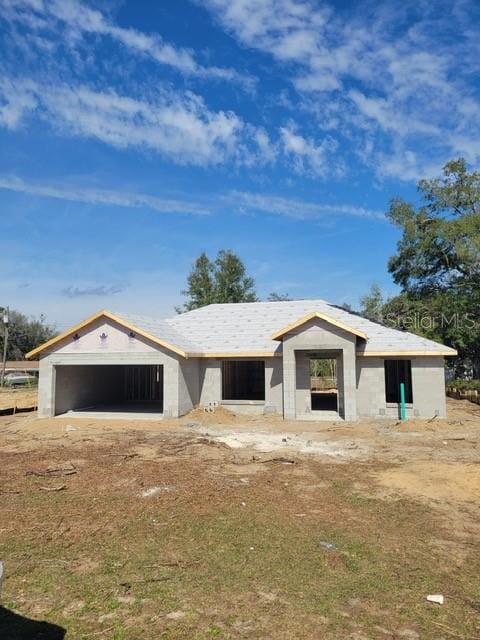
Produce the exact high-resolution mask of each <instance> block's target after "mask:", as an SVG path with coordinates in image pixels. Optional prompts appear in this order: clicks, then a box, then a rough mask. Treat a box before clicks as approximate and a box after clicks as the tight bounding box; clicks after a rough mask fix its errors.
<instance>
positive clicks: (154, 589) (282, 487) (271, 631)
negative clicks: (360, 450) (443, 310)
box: [0, 432, 480, 640]
mask: <svg viewBox="0 0 480 640" xmlns="http://www.w3.org/2000/svg"><path fill="white" fill-rule="evenodd" d="M19 437H21V436H19ZM112 437H113V436H112ZM148 444H149V446H150V447H151V448H152V447H153V449H154V450H155V451H156V454H155V455H154V456H149V458H148V459H145V458H142V457H141V456H135V457H134V456H132V457H127V458H124V457H122V456H121V455H119V454H121V453H125V454H131V453H132V452H134V451H135V450H136V448H138V446H145V436H143V435H142V433H141V432H137V433H135V434H131V435H125V434H120V435H119V436H118V440H117V441H116V442H113V443H112V442H111V441H109V442H108V444H107V443H106V444H105V445H100V446H99V445H98V442H95V443H93V444H92V443H89V442H88V441H87V442H83V443H76V444H75V445H72V444H70V443H69V442H68V440H65V438H60V439H59V440H57V441H53V440H52V441H51V442H50V443H49V445H48V448H47V447H44V448H42V449H41V450H37V451H35V454H32V453H30V452H21V453H8V454H7V453H3V454H0V483H1V484H0V487H1V488H2V489H3V490H4V491H19V493H18V494H13V493H4V494H3V495H2V496H1V501H0V523H1V525H0V526H1V528H0V558H2V559H3V560H4V562H5V565H6V580H5V584H4V590H3V594H2V597H3V605H4V606H5V607H6V608H7V609H10V610H14V611H16V612H17V613H21V614H22V615H24V616H26V617H29V618H34V619H45V620H48V621H49V622H51V623H54V624H56V625H59V626H61V627H63V628H65V629H66V630H67V638H72V639H73V638H75V639H77V638H78V639H87V638H88V639H90V638H92V637H100V638H101V637H105V638H114V639H117V640H127V639H128V640H132V639H143V638H145V639H147V638H148V639H150V638H162V639H172V640H173V639H180V638H182V639H184V638H192V639H198V640H203V639H209V638H221V639H224V640H227V639H236V638H275V639H279V638H280V639H281V638H285V639H287V638H289V639H290V638H305V639H309V638H312V639H313V638H320V637H321V638H323V639H326V640H328V639H332V640H333V639H339V638H352V640H354V639H356V640H360V639H362V638H373V639H377V638H378V639H388V638H392V639H393V638H410V639H411V640H413V639H415V638H422V640H423V639H432V640H439V639H440V638H452V637H459V638H465V639H467V638H478V637H479V635H480V627H479V617H480V616H479V612H478V610H476V608H475V607H476V606H477V604H478V602H479V601H480V585H479V579H478V576H479V575H480V554H479V553H478V547H477V546H476V542H475V540H474V539H472V537H471V533H469V532H468V531H466V530H465V531H463V533H462V534H456V535H457V537H456V538H455V539H454V540H453V542H452V534H451V532H449V531H448V528H447V526H446V524H445V522H444V521H443V520H442V519H441V516H440V515H439V513H438V512H437V511H434V510H432V508H430V507H429V506H426V505H425V504H420V503H417V502H415V501H413V500H407V499H400V498H399V499H396V500H391V499H389V500H386V499H380V498H376V497H372V496H373V495H374V491H373V484H374V481H373V480H369V477H370V475H371V474H372V472H373V471H375V470H376V469H377V468H378V465H377V466H375V467H374V466H372V465H369V464H365V463H364V464H360V463H353V462H352V463H349V464H347V465H334V464H324V463H322V462H320V461H315V460H313V459H308V458H304V459H302V460H300V461H299V463H298V464H295V465H281V464H262V465H259V466H261V471H259V472H258V473H253V472H252V463H251V460H250V461H249V464H248V465H247V466H246V467H245V469H248V472H247V473H246V474H245V475H244V476H242V473H241V471H242V461H241V460H240V461H238V464H237V466H238V471H239V473H233V472H232V471H231V466H232V465H231V454H230V452H229V451H228V450H225V449H222V448H219V447H214V446H213V445H208V444H206V443H203V444H199V445H197V446H189V447H187V448H184V449H182V439H181V438H179V437H174V436H172V435H167V434H163V435H157V436H155V438H154V437H152V436H150V438H149V443H148ZM172 451H175V452H176V455H175V456H173V455H172ZM202 454H203V455H202ZM213 454H215V455H213ZM65 462H71V463H73V464H74V465H75V469H76V470H77V471H78V472H77V473H76V474H72V475H69V476H65V477H60V478H59V477H55V478H50V477H41V476H35V475H25V473H26V472H28V471H32V470H34V471H42V470H45V469H46V468H47V467H48V466H49V465H54V466H55V465H56V466H59V465H60V464H61V463H65ZM227 462H228V463H229V464H228V465H227V464H226V463H227ZM359 482H362V483H363V485H364V486H365V487H366V489H367V491H361V492H360V491H359V489H358V488H356V487H358V486H359V485H358V483H359ZM61 484H65V485H67V488H66V489H65V490H61V491H58V492H54V491H53V492H46V491H44V490H43V489H41V487H45V486H50V487H54V486H59V485H61ZM153 486H157V487H162V488H163V490H162V491H159V492H158V493H156V494H155V495H153V496H151V497H148V498H142V497H141V492H142V490H143V489H145V488H148V487H153ZM368 489H372V491H368ZM445 540H448V541H449V544H448V546H445V545H444V543H443V542H444V541H445ZM322 541H323V542H329V543H333V544H334V545H335V548H333V549H330V550H329V549H325V548H324V547H323V546H322V545H321V542H322ZM452 544H453V545H454V546H453V547H452ZM457 552H458V553H457ZM428 593H444V594H445V595H446V604H445V605H444V606H443V607H439V606H435V605H431V604H428V603H427V602H426V599H425V598H426V595H427V594H428ZM6 633H7V635H6ZM0 637H1V638H2V640H3V639H4V638H5V640H6V639H7V637H8V632H4V633H0ZM11 637H12V638H13V637H15V638H16V640H18V636H11Z"/></svg>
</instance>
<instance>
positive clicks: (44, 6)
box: [0, 0, 256, 91]
mask: <svg viewBox="0 0 480 640" xmlns="http://www.w3.org/2000/svg"><path fill="white" fill-rule="evenodd" d="M0 7H2V8H3V11H2V13H3V17H4V18H6V19H8V20H9V21H10V22H15V23H21V24H23V25H25V26H27V27H28V28H29V29H31V30H32V31H33V32H42V33H45V31H47V33H48V32H50V33H51V32H54V33H55V35H56V37H57V38H59V37H61V36H62V35H63V36H64V40H65V42H67V43H68V45H69V46H70V47H72V48H73V47H75V46H76V45H78V43H79V42H80V41H81V39H82V38H83V36H85V35H88V34H91V35H96V36H99V37H107V38H110V39H112V40H113V41H115V42H116V43H118V44H120V45H121V46H123V47H125V48H126V49H127V50H128V51H129V52H131V53H134V54H136V55H140V56H143V57H145V58H149V59H151V60H154V61H155V62H158V63H159V64H162V65H166V66H169V67H171V68H173V69H176V70H177V71H179V72H180V73H182V74H185V75H188V76H198V77H204V78H213V79H215V78H217V79H220V80H226V81H229V82H236V83H239V84H241V85H243V86H244V87H245V88H247V89H248V90H250V91H251V90H253V89H254V87H255V83H256V80H255V79H254V78H253V77H252V76H249V75H246V74H242V73H240V72H238V71H237V70H235V69H231V68H224V67H218V66H204V65H202V64H200V63H199V62H198V61H197V60H196V57H195V54H194V52H193V51H192V50H190V49H186V48H182V47H177V46H175V45H173V44H171V43H169V42H166V41H165V40H164V39H163V38H162V37H161V36H160V35H159V34H156V33H145V32H143V31H140V30H138V29H133V28H125V27H121V26H119V25H118V24H116V23H115V22H114V21H113V20H111V19H109V17H108V16H106V15H105V14H104V13H102V12H101V11H99V10H98V9H92V8H91V7H89V6H88V5H87V4H85V3H82V2H80V1H79V0H1V2H0ZM61 25H66V26H67V27H68V30H67V32H66V33H64V34H60V33H58V27H59V26H61ZM42 42H48V40H47V39H46V38H45V37H44V38H43V39H42V41H41V43H42ZM41 43H40V44H41ZM37 44H38V41H37Z"/></svg>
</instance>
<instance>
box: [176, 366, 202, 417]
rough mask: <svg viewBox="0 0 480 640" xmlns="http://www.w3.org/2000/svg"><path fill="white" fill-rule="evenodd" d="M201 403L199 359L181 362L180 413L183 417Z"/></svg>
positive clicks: (179, 383) (179, 376) (179, 380)
mask: <svg viewBox="0 0 480 640" xmlns="http://www.w3.org/2000/svg"><path fill="white" fill-rule="evenodd" d="M199 403H200V363H199V359H198V358H192V359H188V360H180V361H179V367H178V412H179V415H181V416H183V415H185V414H186V413H188V412H189V411H191V410H192V409H194V408H195V407H197V406H198V405H199Z"/></svg>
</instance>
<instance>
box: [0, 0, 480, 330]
mask: <svg viewBox="0 0 480 640" xmlns="http://www.w3.org/2000/svg"><path fill="white" fill-rule="evenodd" d="M0 36H1V41H0V42H1V44H0V47H1V50H0V270H1V271H0V273H1V278H0V303H1V304H9V305H10V306H11V307H14V308H17V309H19V310H22V311H24V312H25V313H27V314H35V315H38V314H40V313H44V314H45V315H46V316H47V318H48V320H49V321H51V322H55V323H56V324H57V326H58V327H59V328H63V327H65V326H67V325H68V324H70V323H72V322H74V321H77V320H79V319H81V318H83V317H85V316H87V315H88V314H90V313H92V312H94V311H96V310H98V309H101V308H110V309H114V310H115V309H117V310H119V309H121V310H128V311H132V312H133V311H138V312H142V313H146V314H160V315H170V314H171V313H173V307H174V306H175V305H176V304H178V303H180V302H181V295H180V291H181V289H182V288H183V287H184V285H185V279H186V276H187V274H188V271H189V269H190V267H191V263H192V261H193V260H194V258H195V257H196V256H197V255H198V254H199V253H200V252H201V251H207V252H208V253H209V254H210V255H211V256H212V257H214V255H215V254H216V252H217V251H218V250H219V249H222V248H228V249H232V250H234V251H236V252H237V253H238V254H239V255H240V256H241V257H242V258H243V259H244V261H245V262H246V264H247V267H248V270H249V272H250V273H251V274H252V275H253V276H254V277H255V280H256V283H257V290H258V294H259V295H260V297H262V298H265V297H267V296H268V294H269V293H270V292H271V291H277V292H280V293H285V292H288V293H289V294H290V296H292V297H295V298H306V297H320V298H325V299H327V300H330V301H332V302H336V303H342V302H349V303H352V304H354V305H356V304H358V298H359V296H360V295H362V294H363V293H364V292H365V291H366V290H367V289H368V288H369V286H370V285H371V283H373V282H377V283H379V284H380V285H381V286H382V287H383V288H384V290H385V291H386V293H393V292H394V291H395V287H394V286H393V284H392V282H391V279H390V276H389V275H388V273H387V269H386V262H387V260H388V257H389V256H390V255H391V254H392V253H393V252H394V250H395V243H396V240H397V238H398V232H397V231H396V230H395V229H394V228H392V227H391V225H390V224H389V223H388V222H386V221H385V220H384V218H383V216H384V212H385V211H386V210H387V208H388V202H389V199H390V198H391V197H392V196H395V195H399V196H402V197H404V198H407V199H411V200H413V201H415V199H416V190H415V182H416V179H417V178H418V177H421V176H424V177H428V176H433V175H436V174H438V172H439V170H440V168H441V166H442V165H443V164H444V163H445V162H446V161H447V160H448V159H450V158H452V157H457V156H459V155H462V156H464V157H465V158H466V159H467V161H468V162H469V163H470V164H471V165H472V166H478V162H479V159H480V102H479V81H478V78H479V71H480V68H479V67H480V55H479V54H480V4H479V3H478V2H476V1H475V0H472V1H471V2H470V1H468V0H457V1H453V0H450V1H448V2H447V1H444V0H438V1H436V2H431V1H428V2H425V1H423V0H415V2H413V1H412V2H409V0H406V1H405V2H402V3H398V2H396V1H392V2H388V1H386V2H384V1H382V2H361V1H360V2H356V1H354V2H347V1H346V0H339V1H338V2H330V3H326V2H320V1H319V0H163V1H162V2H155V3H154V2H147V1H144V2H141V1H140V0H136V1H135V2H134V1H133V0H126V1H124V2H120V1H116V0H106V1H104V2H96V3H93V2H91V3H88V2H80V1H77V0H51V1H47V0H0Z"/></svg>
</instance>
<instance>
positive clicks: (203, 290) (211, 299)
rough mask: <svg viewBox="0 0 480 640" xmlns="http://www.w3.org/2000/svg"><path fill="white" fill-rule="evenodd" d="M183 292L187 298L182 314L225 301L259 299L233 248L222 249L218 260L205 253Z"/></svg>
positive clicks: (196, 263)
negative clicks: (231, 249) (228, 249)
mask: <svg viewBox="0 0 480 640" xmlns="http://www.w3.org/2000/svg"><path fill="white" fill-rule="evenodd" d="M187 283H188V287H187V289H186V290H185V291H182V294H183V295H184V296H186V297H187V301H186V302H185V303H184V304H183V306H182V307H179V308H177V312H178V313H182V312H184V311H191V310H192V309H198V308H199V307H204V306H206V305H208V304H214V303H223V302H255V301H256V300H257V295H256V293H255V282H254V280H253V278H251V277H250V276H248V275H247V272H246V268H245V265H244V264H243V262H242V261H241V259H240V258H239V257H238V256H237V255H236V254H235V253H233V251H226V250H221V251H219V252H218V254H217V257H216V259H215V261H214V262H212V261H211V260H210V259H209V257H208V256H207V254H206V253H202V254H201V255H200V256H199V257H198V258H197V259H196V260H195V262H194V265H193V268H192V271H191V272H190V274H189V276H188V279H187Z"/></svg>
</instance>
